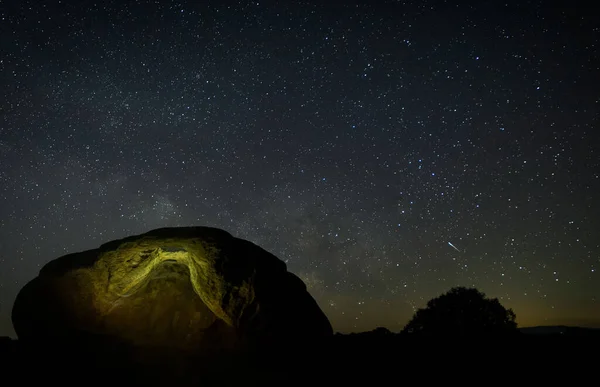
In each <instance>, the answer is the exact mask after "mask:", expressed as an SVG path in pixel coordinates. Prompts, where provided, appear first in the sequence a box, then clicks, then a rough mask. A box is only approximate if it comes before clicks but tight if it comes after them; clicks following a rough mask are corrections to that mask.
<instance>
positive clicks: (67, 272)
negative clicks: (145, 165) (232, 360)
mask: <svg viewBox="0 0 600 387" xmlns="http://www.w3.org/2000/svg"><path fill="white" fill-rule="evenodd" d="M12 319H13V325H14V328H15V331H16V333H17V335H18V337H19V339H20V341H24V342H28V341H29V342H44V341H54V342H69V343H87V344H86V345H88V344H89V345H91V346H92V347H94V348H95V347H96V346H98V345H104V346H109V347H110V346H112V347H111V348H113V347H114V346H118V347H119V348H120V350H119V353H125V352H126V351H127V350H122V348H135V349H136V350H138V353H144V354H145V355H147V356H150V355H148V354H149V353H151V351H149V349H151V348H154V349H159V351H155V352H156V353H161V354H162V355H164V354H167V353H169V351H170V350H176V351H180V352H181V351H182V352H185V353H193V354H201V353H206V354H213V353H215V352H223V351H230V350H231V351H238V350H245V349H247V348H253V347H261V348H263V349H264V348H269V346H276V345H277V344H282V345H283V343H285V346H286V347H288V348H289V347H290V345H291V346H293V345H294V344H297V345H300V344H301V343H303V344H307V343H309V342H310V341H311V340H322V339H323V338H325V337H330V336H332V335H333V330H332V327H331V325H330V323H329V321H328V319H327V317H326V316H325V315H324V313H323V312H322V311H321V309H320V308H319V306H318V305H317V303H316V302H315V301H314V299H313V298H312V297H311V296H310V294H309V293H308V292H307V290H306V286H305V284H304V283H303V282H302V281H301V280H300V279H299V278H298V277H297V276H295V275H294V274H292V273H290V272H288V271H287V268H286V265H285V263H284V262H283V261H281V260H279V259H278V258H277V257H275V256H274V255H272V254H270V253H269V252H267V251H265V250H264V249H262V248H260V247H259V246H257V245H255V244H253V243H251V242H249V241H246V240H243V239H239V238H235V237H233V236H232V235H230V234H229V233H227V232H226V231H223V230H220V229H216V228H208V227H185V228H183V227H182V228H162V229H157V230H153V231H150V232H147V233H145V234H141V235H137V236H131V237H127V238H124V239H121V240H115V241H112V242H108V243H105V244H103V245H102V246H100V247H99V248H97V249H93V250H88V251H83V252H79V253H75V254H69V255H65V256H63V257H60V258H57V259H55V260H53V261H51V262H49V263H48V264H47V265H45V266H44V267H43V268H42V269H41V271H40V273H39V275H38V277H36V278H35V279H33V280H32V281H31V282H29V283H28V284H27V285H26V286H25V287H24V288H23V289H22V290H21V292H20V293H19V294H18V296H17V299H16V301H15V304H14V307H13V314H12ZM90 343H91V344H90ZM140 348H142V349H143V351H139V349H140ZM109 349H110V348H109ZM128 350H129V349H128Z"/></svg>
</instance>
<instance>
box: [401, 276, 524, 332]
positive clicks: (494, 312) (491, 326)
mask: <svg viewBox="0 0 600 387" xmlns="http://www.w3.org/2000/svg"><path fill="white" fill-rule="evenodd" d="M515 319H516V315H515V314H514V312H513V311H512V310H511V309H506V308H504V307H503V306H502V304H500V302H499V301H498V299H497V298H494V299H489V298H486V297H485V294H483V293H481V292H480V291H479V290H477V289H475V288H470V289H468V288H464V287H455V288H452V289H450V290H449V291H448V292H447V293H445V294H442V295H441V296H439V297H437V298H433V299H431V300H430V301H429V302H428V303H427V307H426V308H424V309H419V310H417V312H416V313H415V315H414V316H413V318H412V319H411V320H410V321H409V322H408V324H407V325H406V326H405V327H404V329H403V330H402V333H410V334H423V335H436V336H442V335H446V336H450V335H451V336H457V335H477V334H507V333H516V332H518V331H517V323H516V322H515Z"/></svg>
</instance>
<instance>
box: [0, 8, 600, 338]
mask: <svg viewBox="0 0 600 387" xmlns="http://www.w3.org/2000/svg"><path fill="white" fill-rule="evenodd" d="M543 3H544V2H543V1H511V0H507V1H462V2H452V1H448V2H446V1H407V2H395V1H387V2H384V1H378V2H373V1H370V2H367V1H365V2H355V1H344V2H316V1H315V2H313V1H293V2H292V1H289V2H285V1H281V2H270V1H268V2H263V1H260V2H259V1H256V2H246V1H240V2H237V3H236V2H228V1H225V2H223V1H218V2H216V1H215V2H210V1H208V2H183V1H179V2H171V1H143V0H141V1H135V2H134V1H116V0H107V1H85V0H84V1H71V0H64V1H41V2H37V1H8V2H3V4H2V5H0V18H1V20H0V36H2V39H1V40H0V247H1V249H0V335H11V336H14V331H13V330H12V326H11V323H10V311H11V307H12V304H13V301H14V298H15V296H16V294H17V292H18V291H19V289H20V288H21V287H22V286H23V285H24V284H25V283H26V282H27V281H29V280H31V279H32V278H33V277H35V275H36V274H37V272H38V271H39V269H40V268H41V266H43V265H44V264H45V263H47V262H48V261H50V260H52V259H54V258H56V257H58V256H61V255H63V254H66V253H71V252H76V251H81V250H85V249H91V248H95V247H98V246H99V245H100V244H102V243H104V242H107V241H110V240H113V239H117V238H121V237H125V236H128V235H132V234H139V233H143V232H146V231H149V230H151V229H155V228H160V227H166V226H192V225H203V226H212V227H219V228H223V229H225V230H227V231H229V232H230V233H232V234H233V235H235V236H237V237H241V238H245V239H248V240H250V241H252V242H254V243H256V244H258V245H260V246H262V247H263V248H265V249H267V250H269V251H271V252H272V253H274V254H275V255H277V256H278V257H280V258H281V259H283V260H284V261H285V262H287V264H288V268H289V270H290V271H292V272H294V273H296V274H298V275H299V276H300V277H301V278H302V279H303V280H304V281H305V282H306V284H307V286H308V288H309V291H310V292H311V294H312V295H313V297H315V299H316V300H317V301H318V303H319V305H320V306H321V308H322V309H323V310H324V312H325V313H326V314H327V316H328V317H329V319H330V320H331V322H332V324H333V326H334V329H335V330H336V331H341V332H350V331H364V330H369V329H373V328H375V327H378V326H385V327H387V328H389V329H390V330H392V331H399V330H400V329H402V327H403V326H404V325H405V324H406V323H407V322H408V320H409V318H410V317H411V316H412V314H413V313H414V311H415V309H416V308H419V307H423V306H424V305H425V303H426V302H427V301H428V300H429V299H431V298H432V297H435V296H438V295H439V294H441V293H443V292H445V291H447V290H449V289H450V288H451V287H453V286H458V285H463V286H475V287H477V288H478V289H479V290H481V291H483V292H484V293H486V294H487V295H488V296H491V297H498V298H499V299H500V301H501V302H502V304H503V305H505V306H506V307H510V308H513V310H514V311H515V313H516V314H517V321H518V323H519V325H520V326H532V325H554V324H567V325H580V326H597V327H600V233H599V231H600V125H599V114H598V113H599V107H600V92H598V89H599V88H598V86H599V85H600V84H599V81H600V77H599V74H600V68H599V67H600V55H599V45H600V29H599V25H598V24H597V18H596V16H595V13H594V12H592V11H591V10H590V9H585V8H582V7H579V8H578V7H577V2H576V1H570V2H564V3H563V4H562V5H561V3H557V2H553V3H552V4H554V5H555V6H554V7H549V6H547V5H546V6H544V5H543ZM546 3H547V2H546ZM457 4H458V5H457Z"/></svg>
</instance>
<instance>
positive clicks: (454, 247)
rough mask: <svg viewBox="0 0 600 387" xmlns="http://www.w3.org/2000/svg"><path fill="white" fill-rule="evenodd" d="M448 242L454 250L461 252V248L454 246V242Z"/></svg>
mask: <svg viewBox="0 0 600 387" xmlns="http://www.w3.org/2000/svg"><path fill="white" fill-rule="evenodd" d="M448 244H449V245H450V247H452V248H453V249H454V250H456V251H458V252H459V253H460V250H459V249H457V248H456V246H454V245H453V244H452V242H448Z"/></svg>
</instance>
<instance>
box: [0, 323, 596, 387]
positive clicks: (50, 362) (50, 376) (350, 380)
mask: <svg viewBox="0 0 600 387" xmlns="http://www.w3.org/2000/svg"><path fill="white" fill-rule="evenodd" d="M531 332H534V333H531ZM548 332H550V333H548ZM552 332H558V333H552ZM561 332H562V333H561ZM599 344H600V330H586V329H580V328H568V329H567V328H564V327H563V329H554V330H552V329H551V330H547V329H546V330H544V329H537V330H533V331H530V332H527V333H521V334H517V335H515V336H511V337H483V336H479V337H461V338H458V337H453V338H424V337H421V338H416V337H406V336H401V335H397V334H393V333H390V332H389V331H387V330H384V329H378V330H375V331H372V332H365V333H360V334H350V335H340V334H337V335H335V336H334V337H333V338H332V340H331V341H330V342H327V343H320V344H315V345H311V346H310V348H305V349H304V350H302V351H295V352H292V351H290V350H286V349H283V348H281V349H278V350H274V349H271V350H268V351H267V350H265V351H261V352H260V353H258V352H254V353H252V354H245V355H239V356H236V357H233V356H225V355H223V356H221V357H215V356H213V357H212V358H211V359H205V358H193V359H192V358H187V360H182V358H181V357H179V354H178V353H171V354H167V355H166V356H165V352H164V351H161V352H160V354H159V355H157V356H160V360H156V359H155V357H154V356H155V355H156V354H154V355H153V354H152V353H151V352H150V351H147V352H146V353H145V355H147V356H146V357H147V359H149V364H151V365H149V366H141V365H139V364H137V363H135V362H133V361H131V360H130V357H129V356H130V354H129V353H127V352H126V351H124V350H122V349H121V348H119V347H118V346H104V347H103V346H102V345H97V344H95V345H93V346H88V347H85V346H82V345H81V343H79V344H78V343H71V344H69V343H61V344H50V343H46V344H43V343H30V344H27V343H23V342H20V341H18V340H10V339H9V338H1V339H0V360H1V362H0V367H1V369H0V371H1V375H2V377H1V378H0V384H2V385H14V383H19V384H20V385H41V384H42V383H43V384H44V385H46V384H52V385H54V384H55V383H56V385H60V386H68V385H77V386H83V385H85V386H95V385H98V386H100V385H102V386H107V385H118V386H120V385H129V386H136V385H140V386H142V385H143V386H178V385H181V386H183V385H185V386H193V385H197V386H200V385H202V386H229V385H233V386H271V385H272V386H312V385H315V386H316V385H335V386H344V385H365V386H371V385H374V386H376V385H381V384H384V385H390V384H393V385H406V384H414V383H419V384H424V385H431V383H436V384H438V383H444V384H446V383H450V382H452V383H451V384H454V382H457V381H460V382H461V383H463V382H473V383H477V384H491V385H500V384H523V383H535V384H540V383H552V384H555V383H558V382H560V383H569V385H573V386H576V385H595V384H597V382H598V371H597V369H598V367H599V366H598V364H600V352H599V350H600V346H599ZM284 347H285V346H284ZM153 359H154V360H153ZM594 373H595V376H594ZM590 378H592V379H590ZM4 381H9V382H12V384H4Z"/></svg>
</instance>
